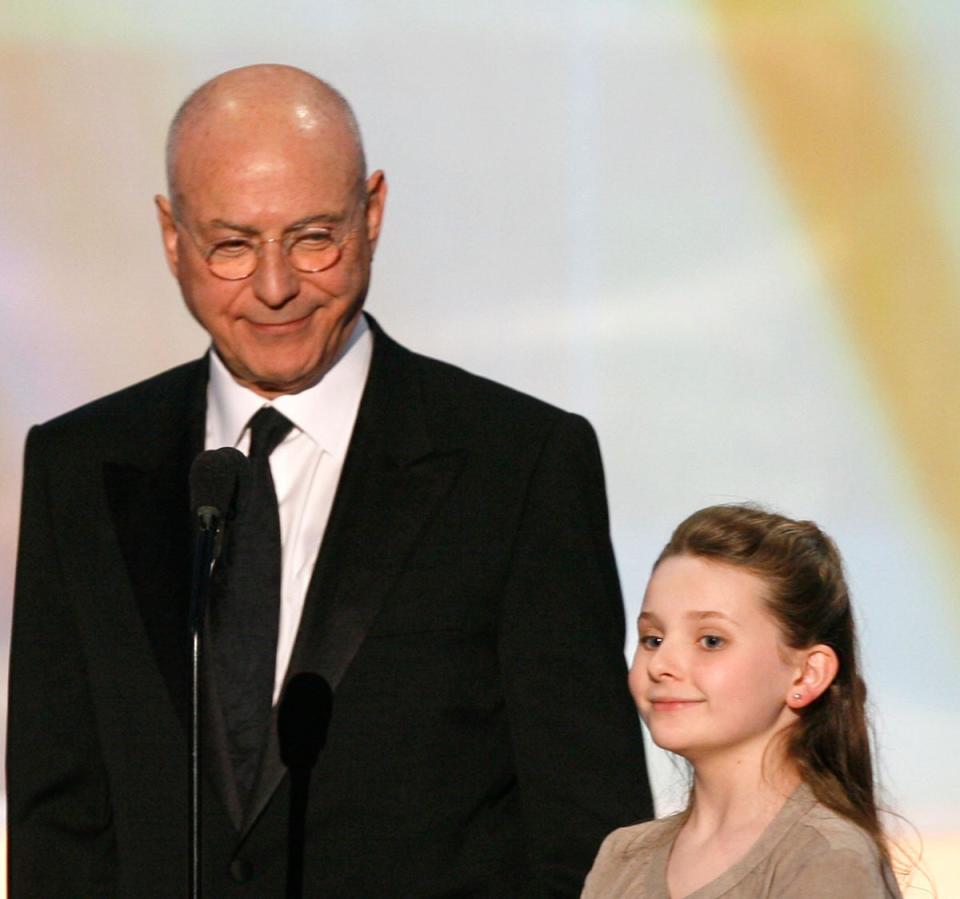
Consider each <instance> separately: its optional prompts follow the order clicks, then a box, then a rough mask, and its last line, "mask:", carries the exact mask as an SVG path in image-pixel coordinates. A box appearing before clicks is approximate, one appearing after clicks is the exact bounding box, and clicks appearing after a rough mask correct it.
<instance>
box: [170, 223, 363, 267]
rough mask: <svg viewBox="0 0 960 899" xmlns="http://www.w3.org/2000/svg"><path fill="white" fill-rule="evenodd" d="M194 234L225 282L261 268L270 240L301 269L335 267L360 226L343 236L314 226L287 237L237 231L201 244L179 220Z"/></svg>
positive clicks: (192, 239)
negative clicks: (252, 234)
mask: <svg viewBox="0 0 960 899" xmlns="http://www.w3.org/2000/svg"><path fill="white" fill-rule="evenodd" d="M175 221H176V224H177V225H179V226H180V227H181V228H182V229H183V230H184V231H185V232H186V233H187V235H188V236H189V237H190V240H191V241H192V242H193V245H194V246H195V247H196V248H197V251H198V252H199V253H200V255H201V256H202V257H203V260H204V262H206V264H207V268H208V269H209V270H210V273H211V274H212V275H214V276H215V277H217V278H220V279H222V280H224V281H243V280H244V279H245V278H249V277H250V276H251V275H253V273H254V272H255V271H256V270H257V266H258V265H259V264H260V253H261V251H262V250H263V248H264V247H265V246H266V245H267V244H269V243H277V244H280V247H281V249H282V250H283V252H284V255H285V256H286V257H287V260H288V261H289V263H290V265H292V266H293V267H294V268H295V269H296V270H297V271H299V272H304V273H306V274H315V273H317V272H322V271H326V270H327V269H329V268H333V266H335V265H336V264H337V263H338V262H339V261H340V257H341V256H342V255H343V246H344V244H345V243H346V242H347V240H348V238H349V237H350V236H351V234H353V232H354V231H355V230H356V228H350V229H348V230H345V231H344V232H343V233H342V234H340V235H339V236H338V235H337V234H336V233H335V231H334V229H332V228H330V227H327V226H323V225H314V226H307V227H304V228H300V229H298V230H296V231H294V232H292V233H290V234H287V235H285V236H283V237H253V236H247V235H241V234H233V235H231V236H229V237H223V238H220V239H218V240H215V241H212V242H210V243H207V244H201V243H200V241H198V240H197V239H196V237H194V235H193V232H192V231H191V230H190V228H188V227H187V225H186V224H184V223H183V222H181V221H179V220H175Z"/></svg>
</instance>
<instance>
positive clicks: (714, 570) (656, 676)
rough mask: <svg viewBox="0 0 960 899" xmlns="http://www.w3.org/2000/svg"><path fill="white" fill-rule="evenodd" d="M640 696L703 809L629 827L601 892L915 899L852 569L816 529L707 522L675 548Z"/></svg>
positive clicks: (638, 665) (721, 518) (600, 878)
mask: <svg viewBox="0 0 960 899" xmlns="http://www.w3.org/2000/svg"><path fill="white" fill-rule="evenodd" d="M638 626H639V645H638V647H637V654H636V657H635V658H634V662H633V666H632V667H631V669H630V689H631V692H632V693H633V696H634V699H635V700H636V702H637V705H638V707H639V709H640V714H641V716H642V717H643V720H644V721H645V722H646V724H647V727H648V728H649V729H650V733H651V735H652V737H653V740H654V742H656V744H657V745H658V746H661V747H663V748H664V749H668V750H670V751H671V752H675V753H677V754H679V755H682V756H683V757H684V758H686V759H687V760H688V761H689V762H690V763H691V764H692V765H693V789H692V793H691V797H690V803H689V806H688V808H687V810H686V811H685V812H683V813H682V814H679V815H674V816H673V817H670V818H664V819H661V820H658V821H651V822H648V823H646V824H639V825H636V826H633V827H626V828H623V829H621V830H617V831H614V832H613V833H612V834H610V836H608V837H607V839H606V840H605V841H604V843H603V845H602V846H601V847H600V852H599V855H598V856H597V859H596V861H595V862H594V866H593V870H592V871H591V872H590V875H589V876H588V877H587V882H586V884H585V887H584V892H583V896H584V897H590V899H600V897H602V899H612V897H644V899H687V897H689V899H719V897H723V899H741V897H743V899H746V897H749V899H758V897H776V899H787V897H789V899H824V897H828V899H832V897H838V899H839V897H842V899H859V897H870V899H873V897H899V896H900V891H899V889H898V888H897V884H896V880H895V878H894V876H893V873H892V871H891V868H890V861H889V855H888V851H887V847H886V843H885V840H884V835H883V831H882V828H881V826H880V822H879V820H878V816H877V808H876V804H875V801H874V790H873V771H872V764H871V756H870V740H869V736H868V731H867V722H866V714H865V711H864V701H865V698H866V688H865V687H864V684H863V681H862V679H861V677H860V670H859V663H858V659H857V655H858V652H857V643H856V634H855V632H854V624H853V617H852V615H851V610H850V600H849V597H848V593H847V585H846V582H845V581H844V576H843V568H842V563H841V561H840V556H839V554H838V552H837V549H836V547H835V546H834V544H833V542H832V541H831V540H830V538H829V537H827V536H826V535H825V534H824V533H823V532H822V531H820V530H819V528H817V526H816V525H814V524H813V523H811V522H808V521H792V520H791V519H789V518H784V517H783V516H780V515H773V514H770V513H768V512H764V511H761V510H759V509H757V508H754V507H750V506H713V507H711V508H708V509H703V510H701V511H699V512H696V513H694V514H693V515H692V516H690V518H688V519H687V520H686V521H684V522H683V523H682V524H681V525H680V526H679V527H678V528H677V529H676V531H675V532H674V534H673V536H672V537H671V539H670V542H669V543H668V544H667V546H666V547H665V548H664V550H663V552H662V553H661V554H660V558H659V559H657V562H656V564H655V565H654V568H653V574H652V576H651V579H650V583H649V585H648V587H647V592H646V595H645V597H644V601H643V609H642V611H641V613H640V619H639V623H638Z"/></svg>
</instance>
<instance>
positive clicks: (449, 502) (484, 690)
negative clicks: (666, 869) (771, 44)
mask: <svg viewBox="0 0 960 899" xmlns="http://www.w3.org/2000/svg"><path fill="white" fill-rule="evenodd" d="M167 168H168V182H169V183H168V188H169V189H168V193H169V198H165V197H157V200H156V205H157V212H158V216H159V221H160V228H161V232H162V236H163V247H164V251H165V254H166V258H167V262H168V264H169V266H170V269H171V271H172V272H173V274H174V276H175V277H176V279H177V281H178V283H179V285H180V290H181V292H182V294H183V298H184V300H185V302H186V305H187V307H188V309H189V310H190V312H191V313H192V315H193V316H194V317H195V318H196V319H197V321H198V322H199V323H200V325H201V326H202V327H203V328H204V329H205V330H206V331H207V332H208V333H209V335H210V338H211V343H212V347H211V350H210V352H209V353H207V354H206V355H205V356H204V357H203V358H202V359H200V360H197V361H194V362H190V363H187V364H185V365H183V366H180V367H179V368H176V369H173V370H171V371H169V372H165V373H163V374H161V375H158V376H156V377H154V378H151V379H150V380H148V381H145V382H143V383H140V384H137V385H134V386H133V387H130V388H127V389H126V390H123V391H121V392H119V393H117V394H114V395H112V396H109V397H106V398H104V399H101V400H98V401H96V402H93V403H91V404H89V405H87V406H84V407H82V408H80V409H78V410H76V411H74V412H71V413H69V414H67V415H64V416H61V417H60V418H58V419H55V420H53V421H51V422H48V423H46V424H44V425H39V426H37V427H35V428H34V429H32V430H31V432H30V436H29V438H28V441H27V454H26V467H25V475H24V496H23V508H22V521H21V532H20V552H19V560H18V567H17V584H16V597H15V609H14V629H13V640H12V650H11V675H10V705H9V738H8V759H7V766H8V768H7V770H8V791H9V811H8V825H9V835H10V842H9V869H10V895H11V896H12V897H13V899H21V897H23V899H26V897H38V896H42V897H45V899H51V897H61V896H62V897H95V896H96V897H99V896H105V897H113V896H121V897H131V899H144V897H152V896H156V897H173V896H180V895H184V894H185V889H186V882H187V839H186V821H187V790H186V785H187V722H188V721H189V708H190V703H189V683H190V667H189V657H188V639H187V624H186V623H187V617H188V615H187V605H188V599H189V595H190V579H191V553H192V533H191V518H190V509H189V500H188V486H187V485H188V472H189V468H190V464H191V461H192V460H193V459H194V458H195V456H196V455H197V454H198V453H199V452H200V451H201V450H203V449H204V448H208V449H209V448H215V447H220V446H236V447H238V448H239V449H240V450H241V451H243V452H245V453H249V454H250V455H251V456H255V457H256V458H260V456H259V455H258V454H259V453H260V452H261V450H255V449H254V447H253V445H252V444H253V443H255V444H256V446H263V445H264V441H265V440H266V439H267V438H264V437H262V431H261V430H260V428H261V425H259V424H257V422H262V421H265V420H266V419H268V418H269V419H271V421H272V422H280V426H279V428H278V430H276V438H275V440H274V441H273V444H271V448H270V449H266V450H263V451H262V452H263V454H264V455H263V458H264V459H265V460H266V461H264V462H263V468H262V470H263V471H266V470H267V468H268V469H269V474H268V475H267V474H265V475H264V477H265V478H266V481H267V482H268V483H270V484H271V485H272V486H271V487H270V496H271V497H273V496H275V500H273V499H271V500H270V502H271V503H275V506H273V508H274V509H275V511H273V512H270V513H269V514H268V515H267V516H266V518H265V519H264V520H267V519H270V518H272V519H273V521H274V524H273V525H271V527H272V528H274V529H277V528H278V534H279V537H278V543H277V545H276V547H275V548H272V547H273V545H272V544H271V543H270V541H269V540H268V539H267V537H266V536H264V537H263V538H262V540H260V539H259V538H258V537H257V536H256V535H258V534H260V533H261V532H260V531H257V530H256V529H254V530H253V533H254V534H255V537H254V540H253V543H252V544H244V546H246V547H247V548H246V549H244V550H239V549H237V548H236V547H237V546H240V545H241V538H240V537H239V536H236V537H233V536H232V535H230V534H228V550H227V551H225V552H226V560H225V561H224V562H222V563H221V565H220V566H219V569H218V574H219V575H220V577H219V580H218V586H217V587H216V589H215V592H214V595H213V597H212V600H211V610H210V611H211V614H210V617H209V618H208V621H207V623H206V626H205V638H204V639H205V642H206V643H208V644H209V647H210V653H209V654H208V655H207V656H206V657H205V666H204V696H205V705H204V721H203V748H204V757H203V772H202V773H203V777H202V810H203V819H202V833H203V872H202V880H203V886H204V892H205V895H207V896H211V897H217V899H221V897H273V896H280V895H283V894H284V884H285V882H286V878H287V876H288V872H287V824H288V808H289V804H290V786H289V778H288V777H287V776H286V773H285V769H284V768H283V765H282V763H281V761H280V759H279V757H278V752H277V740H276V731H275V712H276V704H277V702H278V701H279V699H280V697H281V696H282V695H283V690H284V687H285V684H286V683H287V682H289V680H290V679H291V678H292V677H293V676H294V675H295V674H297V673H301V672H313V673H317V674H320V675H322V676H323V677H324V678H325V679H326V680H327V681H328V683H329V684H330V685H331V687H332V688H333V691H334V697H335V698H334V706H333V715H332V718H331V721H330V728H329V734H328V738H327V744H326V747H325V749H324V751H323V753H322V755H321V757H320V760H319V763H318V764H317V768H316V770H315V772H314V775H313V778H312V780H311V782H310V790H309V794H308V797H307V824H306V839H305V853H304V878H305V881H304V882H305V888H304V894H305V895H306V896H316V897H321V896H322V897H351V899H357V897H421V896H422V897H442V896H449V897H454V896H456V897H468V896H478V897H479V896H484V897H519V896H576V895H578V894H579V890H580V887H581V885H582V881H583V878H584V875H585V873H586V871H587V870H588V868H589V867H590V864H591V861H592V859H593V855H594V853H595V851H596V849H597V847H598V846H599V843H600V841H601V839H602V838H603V837H604V835H605V834H606V833H608V832H609V831H610V830H612V829H613V828H615V827H618V826H621V825H624V824H629V823H632V822H636V821H638V820H641V819H643V818H645V817H649V816H650V813H651V805H650V794H649V789H648V786H647V781H646V775H645V773H644V769H643V752H642V743H641V740H640V734H639V731H638V724H637V717H636V714H635V710H634V709H633V707H632V704H631V702H630V699H629V696H628V693H627V691H626V676H625V666H624V658H623V652H622V649H623V637H624V634H623V610H622V602H621V597H620V592H619V586H618V581H617V575H616V570H615V567H614V560H613V553H612V550H611V546H610V540H609V533H608V531H609V527H608V520H607V508H606V499H605V496H604V484H603V474H602V469H601V465H600V458H599V453H598V449H597V444H596V439H595V437H594V435H593V432H592V430H591V428H590V426H589V425H588V424H587V422H586V421H584V420H583V419H582V418H579V417H578V416H575V415H571V414H569V413H566V412H563V411H561V410H559V409H556V408H553V407H551V406H548V405H546V404H544V403H542V402H539V401H537V400H534V399H532V398H530V397H526V396H523V395H522V394H519V393H517V392H515V391H512V390H510V389H508V388H506V387H502V386H500V385H497V384H494V383H492V382H490V381H486V380H483V379H481V378H477V377H475V376H472V375H469V374H467V373H465V372H463V371H461V370H459V369H456V368H453V367H452V366H449V365H445V364H443V363H440V362H437V361H434V360H431V359H427V358H425V357H423V356H419V355H416V354H414V353H411V352H410V351H408V350H406V349H404V348H402V347H400V346H399V345H398V344H396V343H395V342H394V341H392V340H391V339H390V338H389V337H388V336H387V335H386V334H385V333H384V331H383V330H382V329H381V328H380V326H379V325H378V324H377V323H376V322H375V321H374V319H372V318H371V317H369V316H368V315H367V314H366V313H365V312H363V307H364V301H365V299H366V296H367V291H368V287H369V283H370V271H371V263H372V260H373V255H374V250H375V248H376V244H377V239H378V236H379V233H380V227H381V222H382V219H383V213H384V206H385V201H386V196H387V185H386V180H385V178H384V175H383V173H382V172H380V171H375V172H373V173H372V174H369V175H368V174H367V171H366V164H365V161H364V155H363V148H362V145H361V141H360V135H359V130H358V128H357V125H356V122H355V120H354V118H353V114H352V112H351V111H350V109H349V106H348V105H347V104H346V102H345V101H344V99H343V98H342V97H341V96H340V95H339V94H338V93H337V92H336V91H334V90H333V89H332V88H331V87H329V86H328V85H327V84H325V83H324V82H322V81H319V80H318V79H316V78H314V77H313V76H311V75H309V74H307V73H305V72H302V71H300V70H297V69H292V68H288V67H283V66H253V67H249V68H244V69H238V70H234V71H231V72H227V73H225V74H223V75H221V76H219V77H217V78H215V79H213V80H212V81H210V82H208V83H207V84H205V85H203V86H202V87H201V88H200V89H199V90H198V91H196V92H195V93H194V94H193V95H192V96H191V97H190V98H188V100H187V101H186V102H185V103H184V105H183V106H182V107H181V109H180V111H179V112H178V113H177V115H176V117H175V119H174V122H173V124H172V126H171V129H170V136H169V140H168V147H167ZM264 407H267V408H269V409H271V410H273V411H270V412H266V413H264V412H262V411H261V410H263V409H264ZM277 413H279V414H277ZM255 416H256V420H255V421H253V422H252V420H253V419H254V417H255ZM272 426H273V425H271V427H272ZM274 444H275V448H273V446H274ZM244 514H252V513H249V512H246V513H244ZM241 523H242V522H240V521H238V523H237V525H236V529H237V531H238V532H239V531H240V530H242V529H241V527H240V524H241ZM257 526H258V527H259V524H258V525H257ZM251 527H252V526H247V528H246V531H247V532H248V533H249V532H250V531H251ZM262 533H263V534H264V535H266V533H267V529H266V528H264V530H263V531H262ZM232 540H235V541H236V543H231V541H232ZM250 546H253V549H250ZM231 547H232V549H231ZM231 553H232V555H231ZM261 556H262V557H263V559H264V561H263V567H264V568H265V569H266V568H270V569H271V570H272V568H274V567H275V569H276V572H277V574H276V578H275V581H269V580H268V581H266V582H265V583H267V584H273V583H275V587H258V588H257V591H258V592H256V595H255V597H254V604H253V605H248V606H245V607H243V608H246V609H247V612H246V613H244V614H243V615H239V614H228V611H227V610H230V609H233V608H235V607H234V606H232V605H231V603H232V602H234V601H235V593H234V592H231V591H239V592H240V593H242V592H243V589H244V588H243V587H242V584H243V583H247V582H248V581H247V580H245V579H246V578H249V577H250V575H249V572H247V573H246V574H245V575H244V576H243V577H240V576H239V575H236V571H237V570H240V568H242V566H243V564H244V561H245V559H250V558H256V559H257V560H259V559H260V558H261ZM257 565H258V566H259V565H260V562H259V561H258V562H257ZM255 567H256V566H255ZM244 570H245V569H244ZM257 571H259V569H257ZM257 571H255V572H254V575H256V574H257ZM231 572H233V573H234V575H235V577H234V579H233V580H231ZM235 582H236V583H235ZM237 583H240V584H241V586H237V585H236V584H237ZM258 583H259V581H258ZM248 592H249V591H248ZM246 601H248V602H249V601H250V597H249V596H248V597H247V598H246ZM247 616H249V621H248V618H247ZM254 619H257V621H258V623H257V624H256V625H254V623H253V620H254ZM263 620H265V621H266V624H263V623H262V621H263ZM221 622H222V623H221ZM222 628H226V630H222ZM230 628H233V629H234V630H233V631H232V632H230ZM247 630H249V631H251V632H253V631H256V634H257V640H258V641H259V642H256V643H253V642H252V641H251V642H250V646H248V645H247V638H248V637H250V634H248V633H247ZM228 632H230V633H232V636H231V637H226V636H224V634H225V633H228ZM264 634H266V636H264ZM230 640H234V641H235V642H230ZM236 641H239V642H236ZM251 646H252V647H253V648H252V649H251ZM231 666H232V667H231ZM231 672H233V673H231ZM251 672H263V673H262V674H256V675H252V674H251ZM271 674H272V677H271ZM244 678H252V682H250V683H249V684H248V683H247V681H246V680H244ZM247 700H249V707H250V708H249V709H248V710H246V711H243V710H241V711H242V714H241V713H238V712H237V710H236V704H237V703H238V702H239V703H241V704H243V703H244V702H246V701H247ZM248 711H249V713H250V715H251V716H252V717H250V718H244V717H243V715H245V714H247V713H248ZM238 715H240V717H239V718H238V717H237V716H238ZM238 721H239V723H238ZM250 722H253V723H250ZM258 722H259V723H258Z"/></svg>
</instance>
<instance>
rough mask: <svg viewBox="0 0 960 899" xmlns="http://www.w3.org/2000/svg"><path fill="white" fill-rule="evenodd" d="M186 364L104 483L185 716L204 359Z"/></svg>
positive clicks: (145, 616)
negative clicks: (193, 488) (193, 479)
mask: <svg viewBox="0 0 960 899" xmlns="http://www.w3.org/2000/svg"><path fill="white" fill-rule="evenodd" d="M194 366H195V367H194V368H188V369H187V370H186V372H185V375H186V376H185V377H184V378H183V379H182V381H181V383H180V384H178V385H176V386H175V388H174V390H173V391H171V392H170V394H169V395H168V396H167V397H166V399H165V400H164V402H163V403H162V406H161V404H160V403H158V404H157V405H156V406H154V407H153V408H143V409H142V411H141V410H137V415H136V418H137V419H140V420H139V421H135V422H134V425H133V427H131V429H130V433H131V443H130V446H129V447H128V448H127V452H123V451H120V452H117V453H116V455H115V456H114V458H112V459H109V460H107V461H105V462H104V465H103V483H104V490H105V492H106V496H107V502H108V505H109V508H110V513H111V517H112V518H113V524H114V528H115V531H116V534H117V540H118V542H119V544H120V549H121V552H122V554H123V558H124V561H125V563H126V568H127V574H128V577H129V580H130V585H131V587H132V588H133V594H134V597H135V598H136V603H137V607H138V610H139V613H140V618H141V620H142V621H143V624H144V628H145V629H146V632H147V636H148V637H149V640H150V644H151V646H152V648H153V654H154V658H155V660H156V664H157V667H158V668H159V670H160V672H161V674H162V675H163V679H164V681H165V683H166V686H167V689H168V691H169V694H170V699H171V702H172V703H173V706H174V708H175V709H176V712H177V715H178V716H179V717H180V719H181V721H182V722H183V724H184V727H186V725H187V720H188V717H189V698H190V681H189V672H190V667H189V644H188V640H187V620H188V618H187V615H188V607H189V600H190V578H191V555H192V546H191V521H190V499H189V483H188V481H189V473H190V464H191V462H192V460H193V457H194V456H195V455H196V454H197V452H199V451H200V449H202V448H203V425H204V405H205V385H206V371H207V367H206V362H205V360H201V361H199V362H197V363H194Z"/></svg>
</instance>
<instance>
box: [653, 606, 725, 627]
mask: <svg viewBox="0 0 960 899" xmlns="http://www.w3.org/2000/svg"><path fill="white" fill-rule="evenodd" d="M684 618H693V619H696V620H698V621H699V620H702V619H704V618H722V619H723V620H724V621H729V622H730V623H731V624H737V623H738V622H737V619H736V618H733V617H731V616H730V615H728V614H727V613H726V612H720V611H718V610H714V609H704V610H702V611H701V610H699V609H698V610H695V611H690V612H687V613H686V614H685V615H684ZM659 620H660V619H659V618H657V616H656V615H655V614H654V613H653V612H641V613H640V615H639V617H638V618H637V621H638V622H639V621H650V622H658V621H659Z"/></svg>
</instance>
